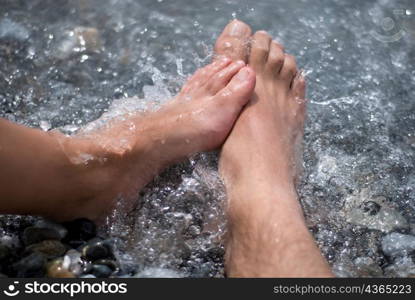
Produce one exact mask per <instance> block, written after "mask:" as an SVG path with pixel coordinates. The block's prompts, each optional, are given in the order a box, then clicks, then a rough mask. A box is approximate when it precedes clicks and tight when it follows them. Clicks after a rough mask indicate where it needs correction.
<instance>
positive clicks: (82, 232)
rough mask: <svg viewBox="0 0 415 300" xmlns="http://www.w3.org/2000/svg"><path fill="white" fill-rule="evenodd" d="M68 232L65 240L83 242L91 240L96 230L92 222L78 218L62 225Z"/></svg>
mask: <svg viewBox="0 0 415 300" xmlns="http://www.w3.org/2000/svg"><path fill="white" fill-rule="evenodd" d="M63 225H64V226H65V227H66V229H67V230H68V235H67V237H66V240H68V241H75V242H81V243H82V242H84V241H88V240H90V239H92V238H93V237H95V236H96V235H97V228H96V226H95V224H94V222H92V221H90V220H88V219H85V218H80V219H76V220H73V221H71V222H65V223H64V224H63Z"/></svg>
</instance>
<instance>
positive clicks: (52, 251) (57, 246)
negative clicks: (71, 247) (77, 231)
mask: <svg viewBox="0 0 415 300" xmlns="http://www.w3.org/2000/svg"><path fill="white" fill-rule="evenodd" d="M25 252H26V253H32V252H35V253H40V254H43V255H44V256H45V257H46V258H48V259H51V258H56V257H59V256H62V255H63V254H65V252H66V247H65V245H63V244H62V243H61V242H59V241H57V240H45V241H42V242H40V243H36V244H32V245H30V246H28V247H26V249H25Z"/></svg>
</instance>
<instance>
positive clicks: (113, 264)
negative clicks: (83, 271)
mask: <svg viewBox="0 0 415 300" xmlns="http://www.w3.org/2000/svg"><path fill="white" fill-rule="evenodd" d="M95 264H96V265H104V266H107V267H109V268H110V269H111V270H112V271H113V272H115V271H118V264H117V263H116V262H115V261H113V260H111V259H98V260H96V261H95V262H94V265H95Z"/></svg>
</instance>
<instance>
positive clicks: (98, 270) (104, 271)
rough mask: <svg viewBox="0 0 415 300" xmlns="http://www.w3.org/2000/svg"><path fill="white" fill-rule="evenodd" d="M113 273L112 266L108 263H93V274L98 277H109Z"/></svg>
mask: <svg viewBox="0 0 415 300" xmlns="http://www.w3.org/2000/svg"><path fill="white" fill-rule="evenodd" d="M112 273H113V271H112V270H111V268H110V267H108V266H106V265H96V264H93V265H92V268H91V274H92V275H94V276H95V277H97V278H108V277H109V276H111V274H112Z"/></svg>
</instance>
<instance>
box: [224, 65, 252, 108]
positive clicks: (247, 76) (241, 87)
mask: <svg viewBox="0 0 415 300" xmlns="http://www.w3.org/2000/svg"><path fill="white" fill-rule="evenodd" d="M254 88H255V72H254V71H253V70H252V69H251V68H250V67H243V68H242V69H240V70H239V72H238V73H237V74H236V75H235V76H234V77H233V78H232V80H231V81H230V82H229V84H228V85H227V86H226V87H224V88H223V89H222V90H220V91H219V93H218V94H217V95H218V96H219V97H220V101H223V105H225V106H226V105H231V106H233V107H235V108H236V109H238V110H240V109H242V107H243V106H244V105H245V104H246V103H247V102H248V101H249V99H250V98H251V96H252V93H253V91H254Z"/></svg>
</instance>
